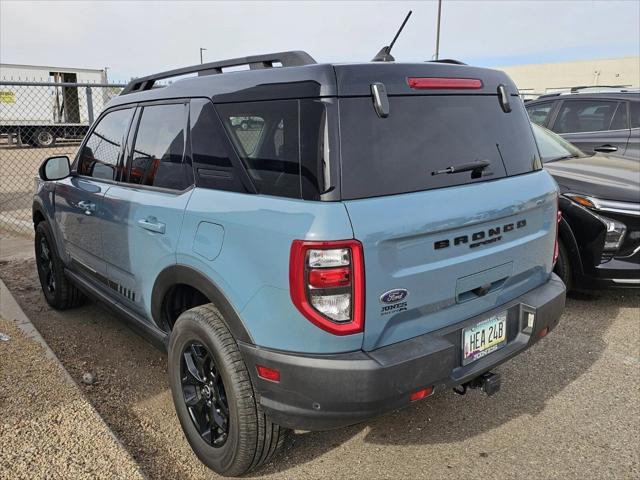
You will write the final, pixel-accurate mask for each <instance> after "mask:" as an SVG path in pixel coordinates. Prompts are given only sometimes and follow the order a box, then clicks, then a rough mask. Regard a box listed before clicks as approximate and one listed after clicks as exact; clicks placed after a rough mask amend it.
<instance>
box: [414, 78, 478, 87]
mask: <svg viewBox="0 0 640 480" xmlns="http://www.w3.org/2000/svg"><path fill="white" fill-rule="evenodd" d="M407 83H408V84H409V87H411V88H413V89H416V90H477V89H480V88H482V80H479V79H477V78H444V77H409V78H407Z"/></svg>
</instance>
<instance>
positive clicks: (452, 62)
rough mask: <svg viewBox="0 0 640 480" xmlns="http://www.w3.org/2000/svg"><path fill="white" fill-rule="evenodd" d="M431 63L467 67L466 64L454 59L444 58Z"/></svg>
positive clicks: (430, 61)
mask: <svg viewBox="0 0 640 480" xmlns="http://www.w3.org/2000/svg"><path fill="white" fill-rule="evenodd" d="M428 62H429V63H450V64H452V65H466V63H464V62H461V61H460V60H454V59H453V58H443V59H441V60H428Z"/></svg>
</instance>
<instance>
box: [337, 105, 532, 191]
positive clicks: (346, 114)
mask: <svg viewBox="0 0 640 480" xmlns="http://www.w3.org/2000/svg"><path fill="white" fill-rule="evenodd" d="M389 103H390V114H389V116H388V117H387V118H379V117H378V115H376V113H375V111H374V108H373V104H372V101H371V97H365V98H343V99H340V122H341V124H340V137H341V139H340V143H341V152H342V156H341V158H342V197H343V198H363V197H369V196H377V195H390V194H396V193H405V192H413V191H419V190H428V189H432V188H440V187H448V186H452V185H461V184H466V183H473V182H481V181H484V180H493V179H496V178H500V177H504V176H505V175H517V174H520V173H526V172H530V171H532V170H534V169H539V168H541V165H540V160H539V157H538V151H537V148H536V144H535V141H534V139H533V135H532V133H531V126H530V123H529V119H528V117H527V115H526V113H525V111H524V106H523V104H522V102H520V101H517V99H513V100H512V102H511V106H512V109H513V110H512V111H511V112H510V113H504V112H503V111H502V109H501V108H500V104H499V102H498V99H497V98H496V97H495V96H480V95H473V96H472V95H442V96H440V95H430V96H402V97H389ZM479 160H486V161H488V162H489V167H488V168H487V169H485V170H484V172H483V175H482V176H481V177H480V178H472V173H471V172H469V171H467V172H460V173H454V174H437V175H434V174H433V172H436V171H439V170H443V169H446V168H447V167H451V166H458V165H462V164H465V163H471V162H476V161H479ZM505 167H506V168H505Z"/></svg>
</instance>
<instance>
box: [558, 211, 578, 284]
mask: <svg viewBox="0 0 640 480" xmlns="http://www.w3.org/2000/svg"><path fill="white" fill-rule="evenodd" d="M558 238H559V239H560V241H562V243H563V244H564V246H565V248H566V249H567V253H568V254H569V263H570V265H571V268H572V269H573V272H574V274H575V273H576V272H577V273H582V272H583V268H582V258H581V256H580V250H579V248H578V241H577V240H576V237H575V235H574V234H573V231H572V230H571V225H569V222H568V221H567V220H566V219H565V218H564V217H562V219H561V220H560V230H559V232H558Z"/></svg>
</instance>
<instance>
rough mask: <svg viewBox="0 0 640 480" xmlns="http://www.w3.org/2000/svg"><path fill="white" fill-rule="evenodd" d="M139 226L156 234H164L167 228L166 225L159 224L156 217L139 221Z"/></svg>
mask: <svg viewBox="0 0 640 480" xmlns="http://www.w3.org/2000/svg"><path fill="white" fill-rule="evenodd" d="M138 225H140V226H141V227H142V228H144V229H145V230H149V231H150V232H155V233H164V232H165V230H166V228H167V226H166V225H165V224H164V223H162V222H159V221H158V219H157V218H156V217H147V218H145V219H144V220H138Z"/></svg>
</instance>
